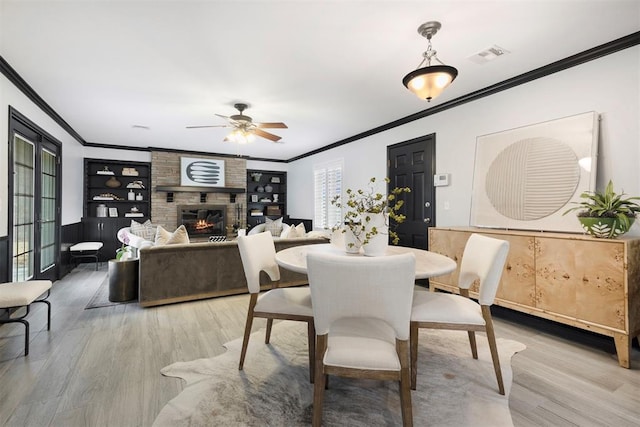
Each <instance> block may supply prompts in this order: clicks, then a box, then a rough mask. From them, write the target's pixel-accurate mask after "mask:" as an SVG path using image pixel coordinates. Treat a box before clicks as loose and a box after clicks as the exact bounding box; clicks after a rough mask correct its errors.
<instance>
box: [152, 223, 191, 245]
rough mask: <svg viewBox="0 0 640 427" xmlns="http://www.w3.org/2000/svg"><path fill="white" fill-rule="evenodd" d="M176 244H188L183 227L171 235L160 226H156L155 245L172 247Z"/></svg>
mask: <svg viewBox="0 0 640 427" xmlns="http://www.w3.org/2000/svg"><path fill="white" fill-rule="evenodd" d="M178 243H189V234H188V233H187V229H186V228H185V227H184V225H181V226H180V227H178V228H177V229H176V231H174V232H173V233H170V232H168V231H167V230H165V229H164V227H162V226H161V225H159V226H158V230H157V232H156V239H155V244H156V246H160V245H173V244H178Z"/></svg>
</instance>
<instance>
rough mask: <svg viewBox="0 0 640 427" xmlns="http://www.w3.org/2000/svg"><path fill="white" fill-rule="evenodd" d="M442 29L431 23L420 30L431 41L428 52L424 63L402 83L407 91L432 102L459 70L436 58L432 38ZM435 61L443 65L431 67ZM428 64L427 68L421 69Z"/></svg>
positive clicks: (427, 23)
mask: <svg viewBox="0 0 640 427" xmlns="http://www.w3.org/2000/svg"><path fill="white" fill-rule="evenodd" d="M441 27H442V25H440V23H439V22H436V21H430V22H426V23H424V24H422V25H421V26H420V27H419V28H418V33H420V35H422V36H423V37H426V38H427V40H428V41H429V46H428V47H427V50H426V51H425V52H424V53H423V54H422V57H423V59H422V62H421V63H420V65H418V69H417V70H414V71H411V72H410V73H409V74H407V75H406V76H404V78H403V79H402V83H403V84H404V85H405V87H406V88H407V89H409V90H410V91H411V92H413V93H415V94H416V96H417V97H418V98H420V99H426V100H427V101H431V100H432V99H433V98H435V97H437V96H438V95H440V94H441V93H442V91H444V90H445V89H446V88H447V86H449V85H450V84H451V82H453V81H454V80H455V78H456V77H457V76H458V70H456V69H455V68H454V67H451V66H449V65H444V64H443V63H442V61H440V60H439V59H438V57H437V56H436V54H437V52H436V51H435V50H433V48H432V46H431V37H433V35H434V34H435V33H436V32H437V31H438V30H439V29H440V28H441ZM432 59H435V60H436V61H438V62H439V63H440V64H441V65H431V60H432ZM425 63H426V65H427V66H426V67H422V68H420V67H421V66H422V65H423V64H425Z"/></svg>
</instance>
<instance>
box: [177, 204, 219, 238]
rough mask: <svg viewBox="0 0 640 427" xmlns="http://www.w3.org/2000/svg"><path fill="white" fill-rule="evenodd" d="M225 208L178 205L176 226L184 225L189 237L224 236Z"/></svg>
mask: <svg viewBox="0 0 640 427" xmlns="http://www.w3.org/2000/svg"><path fill="white" fill-rule="evenodd" d="M226 212H227V207H226V206H218V205H180V206H178V225H181V224H182V225H184V226H185V228H186V229H187V232H188V233H189V235H190V236H193V235H203V234H206V235H208V236H226V234H227V233H226V231H225V230H226V228H225V222H226V221H225V219H226Z"/></svg>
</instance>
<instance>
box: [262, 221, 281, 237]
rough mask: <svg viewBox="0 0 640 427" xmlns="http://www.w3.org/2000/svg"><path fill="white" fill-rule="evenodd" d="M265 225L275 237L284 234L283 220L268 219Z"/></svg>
mask: <svg viewBox="0 0 640 427" xmlns="http://www.w3.org/2000/svg"><path fill="white" fill-rule="evenodd" d="M264 223H265V224H266V225H265V230H266V231H268V232H270V233H271V235H272V236H273V237H280V233H282V218H278V219H271V218H267V219H266V220H265V222H264Z"/></svg>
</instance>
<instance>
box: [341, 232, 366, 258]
mask: <svg viewBox="0 0 640 427" xmlns="http://www.w3.org/2000/svg"><path fill="white" fill-rule="evenodd" d="M361 247H362V242H361V241H360V239H358V238H357V237H356V235H355V234H353V231H352V230H351V228H349V227H346V228H345V231H344V250H345V251H346V252H347V253H348V254H357V253H359V252H360V248H361Z"/></svg>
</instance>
